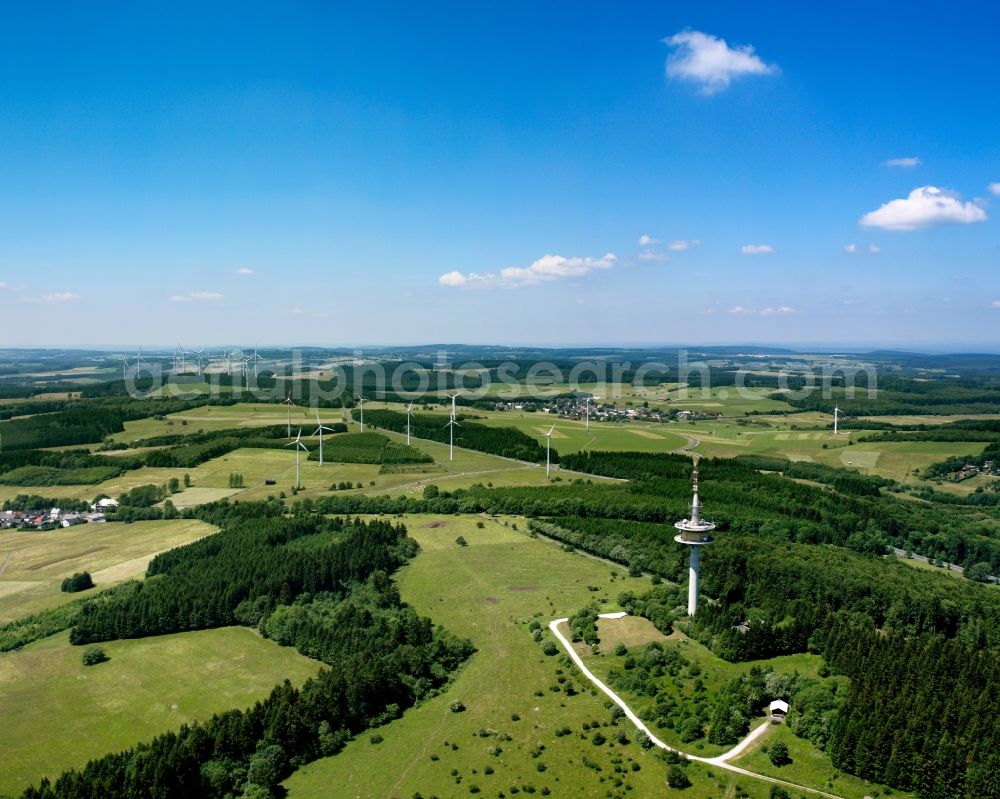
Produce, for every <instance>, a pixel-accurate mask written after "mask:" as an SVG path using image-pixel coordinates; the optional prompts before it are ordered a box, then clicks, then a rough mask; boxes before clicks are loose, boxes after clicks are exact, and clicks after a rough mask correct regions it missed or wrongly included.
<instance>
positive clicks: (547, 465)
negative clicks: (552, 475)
mask: <svg viewBox="0 0 1000 799" xmlns="http://www.w3.org/2000/svg"><path fill="white" fill-rule="evenodd" d="M555 429H556V426H555V425H552V427H550V428H549V432H547V433H546V434H545V479H546V480H548V479H549V472H550V471H551V469H552V462H551V459H550V457H549V453H550V452H551V451H552V433H553V432H555Z"/></svg>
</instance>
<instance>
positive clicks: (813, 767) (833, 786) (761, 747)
mask: <svg viewBox="0 0 1000 799" xmlns="http://www.w3.org/2000/svg"><path fill="white" fill-rule="evenodd" d="M776 741H783V742H784V743H785V745H786V746H788V755H789V758H790V760H791V762H789V763H786V764H785V765H783V766H775V765H774V764H773V763H771V760H770V758H769V757H768V756H767V750H768V749H769V748H770V746H771V745H773V744H774V743H775V742H776ZM733 765H735V766H739V767H741V768H745V769H749V770H750V771H756V772H759V773H760V774H767V775H768V776H771V777H777V778H779V779H782V780H788V781H789V782H794V783H797V784H799V785H810V786H812V787H815V788H819V789H820V790H825V791H829V792H830V793H834V794H837V795H838V796H843V797H845V799H865V797H871V796H878V795H879V794H885V795H886V796H888V795H889V790H888V789H886V788H881V789H880V788H878V787H877V786H874V785H872V784H871V783H870V782H865V781H864V780H862V779H859V778H858V777H855V776H853V775H851V774H844V773H843V772H842V771H840V770H839V769H836V768H834V766H833V764H832V763H831V762H830V758H829V757H827V756H826V755H825V754H824V753H823V752H820V751H819V750H818V749H816V747H814V746H813V745H812V744H810V743H809V742H808V741H806V740H804V739H802V738H799V737H798V736H796V735H795V734H793V733H792V731H791V730H790V729H788V727H786V726H785V725H784V724H778V725H774V726H773V727H772V729H771V730H770V731H769V732H768V733H767V735H765V736H764V738H763V739H762V740H761V741H760V742H758V743H757V744H755V745H754V746H753V747H752V748H751V749H750V751H749V752H747V753H746V754H744V755H742V756H741V757H740V758H739V759H737V760H735V761H734V762H733ZM792 793H793V795H794V792H792ZM891 795H892V796H896V797H901V799H907V797H912V796H913V794H909V793H904V792H903V791H897V790H892V792H891Z"/></svg>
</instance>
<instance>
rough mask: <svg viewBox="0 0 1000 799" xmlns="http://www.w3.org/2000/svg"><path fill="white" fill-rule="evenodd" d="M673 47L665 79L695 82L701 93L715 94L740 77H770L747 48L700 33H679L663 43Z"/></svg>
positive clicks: (766, 67)
mask: <svg viewBox="0 0 1000 799" xmlns="http://www.w3.org/2000/svg"><path fill="white" fill-rule="evenodd" d="M663 41H664V43H665V44H667V45H668V46H670V47H673V48H675V49H674V52H673V53H671V54H670V56H669V57H668V58H667V77H668V78H675V79H677V80H686V81H691V82H693V83H697V84H698V85H699V86H700V87H701V92H702V94H715V93H716V92H719V91H722V90H723V89H725V88H727V87H728V86H729V84H730V83H732V81H733V78H738V77H740V76H741V75H773V74H775V73H776V72H777V71H778V68H777V67H776V66H774V65H773V64H765V63H764V62H763V61H761V60H760V58H759V57H758V56H757V55H756V53H754V49H753V47H751V46H750V45H748V44H747V45H742V46H738V47H730V46H729V45H728V44H726V41H725V39H720V38H718V37H717V36H711V35H710V34H707V33H702V32H701V31H691V30H687V31H681V32H680V33H677V34H675V35H673V36H668V37H667V38H666V39H664V40H663Z"/></svg>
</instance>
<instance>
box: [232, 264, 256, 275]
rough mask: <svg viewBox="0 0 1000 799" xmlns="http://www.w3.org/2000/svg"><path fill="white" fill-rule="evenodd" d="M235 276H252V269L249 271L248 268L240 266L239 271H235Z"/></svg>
mask: <svg viewBox="0 0 1000 799" xmlns="http://www.w3.org/2000/svg"><path fill="white" fill-rule="evenodd" d="M236 274H237V275H252V274H253V269H250V268H249V267H246V266H241V267H240V268H239V269H237V270H236Z"/></svg>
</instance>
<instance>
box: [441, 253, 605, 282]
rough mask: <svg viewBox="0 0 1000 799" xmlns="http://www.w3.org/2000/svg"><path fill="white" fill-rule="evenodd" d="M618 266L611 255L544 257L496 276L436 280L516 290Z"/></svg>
mask: <svg viewBox="0 0 1000 799" xmlns="http://www.w3.org/2000/svg"><path fill="white" fill-rule="evenodd" d="M617 262H618V257H617V256H616V255H615V254H614V253H610V252H609V253H607V254H606V255H604V256H602V257H601V258H589V257H588V258H579V257H574V258H566V257H564V256H562V255H545V256H542V257H541V258H539V259H538V260H537V261H535V262H534V263H532V264H531V265H530V266H527V267H520V266H508V267H507V268H505V269H501V270H500V272H499V273H496V272H482V273H480V272H469V273H468V274H463V273H462V272H459V271H458V270H454V271H452V272H446V273H445V274H443V275H441V276H440V277H439V278H438V283H439V284H441V285H442V286H457V287H465V288H495V287H500V288H516V287H518V286H533V285H536V284H538V283H546V282H549V281H552V280H559V279H561V278H566V277H583V276H584V275H587V274H590V273H591V272H593V271H594V270H597V269H611V268H612V267H613V266H614V265H615V264H616V263H617Z"/></svg>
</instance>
